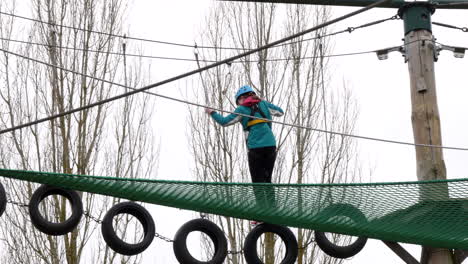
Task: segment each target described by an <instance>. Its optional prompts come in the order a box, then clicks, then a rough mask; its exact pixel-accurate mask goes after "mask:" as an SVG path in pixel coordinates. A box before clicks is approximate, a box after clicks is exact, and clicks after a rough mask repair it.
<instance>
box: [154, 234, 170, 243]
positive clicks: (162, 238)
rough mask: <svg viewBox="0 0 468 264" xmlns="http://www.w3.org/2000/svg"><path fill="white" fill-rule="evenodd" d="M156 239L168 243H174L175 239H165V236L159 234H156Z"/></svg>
mask: <svg viewBox="0 0 468 264" xmlns="http://www.w3.org/2000/svg"><path fill="white" fill-rule="evenodd" d="M154 237H156V238H159V239H161V240H164V241H166V242H168V243H172V242H174V240H173V239H170V238H168V237H165V236H163V235H161V234H159V233H158V232H155V234H154Z"/></svg>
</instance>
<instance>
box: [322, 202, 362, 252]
mask: <svg viewBox="0 0 468 264" xmlns="http://www.w3.org/2000/svg"><path fill="white" fill-rule="evenodd" d="M335 211H339V212H340V214H335V215H331V217H335V216H345V217H348V218H350V219H351V220H353V221H354V222H367V219H366V216H365V215H364V214H363V213H362V212H361V211H360V210H359V209H357V208H356V207H354V206H352V205H349V204H334V205H331V206H329V207H327V208H325V209H324V210H323V211H322V212H321V214H322V215H325V216H327V217H328V216H329V215H330V214H331V213H332V212H335ZM329 218H330V217H328V219H329ZM315 242H316V243H317V245H318V246H319V248H320V249H321V250H322V251H323V252H325V253H326V254H327V255H329V256H331V257H334V258H341V259H344V258H350V257H352V256H354V255H356V254H357V253H359V252H360V251H361V250H362V249H363V248H364V246H365V245H366V242H367V237H358V238H357V240H356V241H354V242H353V243H351V244H349V245H347V246H340V245H336V244H334V243H332V242H331V241H330V240H329V239H328V238H327V236H326V235H325V232H321V231H315Z"/></svg>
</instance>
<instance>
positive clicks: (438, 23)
mask: <svg viewBox="0 0 468 264" xmlns="http://www.w3.org/2000/svg"><path fill="white" fill-rule="evenodd" d="M432 24H434V25H436V26H441V27H446V28H452V29H459V30H461V31H463V32H468V28H467V27H457V26H454V25H449V24H445V23H440V22H432Z"/></svg>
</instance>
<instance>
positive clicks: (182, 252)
mask: <svg viewBox="0 0 468 264" xmlns="http://www.w3.org/2000/svg"><path fill="white" fill-rule="evenodd" d="M193 231H200V232H202V233H205V234H206V235H208V237H210V239H211V241H212V242H213V244H214V249H215V252H214V255H213V258H212V259H210V260H207V261H200V260H197V259H196V258H194V257H193V256H192V255H191V254H190V252H189V250H188V248H187V236H188V234H189V233H191V232H193ZM173 248H174V254H175V256H176V258H177V260H178V261H179V263H183V264H222V263H224V259H225V258H226V256H227V240H226V237H225V236H224V233H223V231H222V230H221V229H220V228H219V227H218V226H217V225H216V224H215V223H213V222H211V221H209V220H206V219H202V218H199V219H194V220H190V221H188V222H187V223H185V224H184V225H182V226H181V227H180V228H179V230H177V232H176V234H175V237H174V243H173Z"/></svg>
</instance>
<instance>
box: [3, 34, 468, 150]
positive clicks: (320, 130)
mask: <svg viewBox="0 0 468 264" xmlns="http://www.w3.org/2000/svg"><path fill="white" fill-rule="evenodd" d="M413 42H414V41H413ZM407 44H409V43H407ZM0 51H3V52H6V53H8V54H11V55H15V56H18V57H21V58H23V59H27V60H30V61H34V62H36V63H40V64H43V65H46V66H49V67H55V68H57V69H60V70H63V71H67V72H70V73H73V74H77V75H81V76H83V77H87V78H90V79H94V80H97V81H101V82H104V83H107V84H111V85H115V86H119V87H122V88H126V89H130V90H132V92H128V93H131V94H134V93H137V92H143V93H146V94H150V95H154V96H157V97H160V98H164V99H167V100H171V101H175V102H179V103H184V104H188V105H192V106H197V107H204V108H210V109H213V110H215V111H219V112H223V113H227V114H236V115H239V116H243V117H249V118H250V117H251V118H255V119H260V120H265V121H269V122H272V123H275V124H279V125H285V126H290V127H295V128H300V129H306V130H312V131H316V132H320V133H327V134H332V135H338V136H344V137H351V138H357V139H365V140H371V141H379V142H384V143H393V144H400V145H410V146H416V147H430V148H442V149H450V150H462V151H468V148H461V147H450V146H440V145H431V144H419V143H410V142H403V141H397V140H390V139H382V138H376V137H368V136H360V135H354V134H349V133H341V132H336V131H330V130H325V129H319V128H313V127H308V126H302V125H297V124H292V123H287V122H281V121H275V120H269V119H266V118H260V117H256V116H255V117H254V116H251V115H246V114H241V113H235V112H232V111H227V110H223V109H219V108H215V107H211V106H207V105H203V104H199V103H194V102H190V101H187V100H183V99H178V98H174V97H170V96H166V95H162V94H158V93H154V92H150V91H147V90H142V89H145V88H146V87H148V86H146V87H143V88H140V89H135V88H132V87H128V86H125V85H123V84H120V83H116V82H112V81H109V80H105V79H101V78H98V77H94V76H91V75H88V74H84V73H79V72H75V71H72V70H69V69H66V68H63V67H59V66H55V65H52V64H50V63H47V62H43V61H40V60H36V59H33V58H29V57H26V56H24V55H21V54H17V53H14V52H10V51H6V50H3V49H1V48H0ZM163 82H164V81H163ZM128 93H125V94H128ZM125 94H122V95H119V96H116V97H119V98H120V97H122V96H123V95H125ZM116 97H111V98H108V99H106V100H103V101H111V99H112V98H116ZM103 101H100V102H103ZM100 102H96V103H94V104H91V105H97V104H98V103H100ZM90 107H92V106H90V105H88V106H83V107H80V108H75V109H72V110H69V111H66V112H64V113H62V114H57V115H52V116H50V117H45V118H42V119H39V120H36V121H33V122H30V123H26V124H22V125H18V126H16V127H12V128H8V129H4V130H0V135H1V134H4V133H7V132H11V131H14V130H17V129H21V128H24V127H27V126H31V125H35V124H37V123H39V122H45V121H49V120H51V119H54V118H57V117H60V116H63V115H66V114H68V113H69V112H71V113H74V112H78V111H80V109H82V108H84V109H87V108H90Z"/></svg>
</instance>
